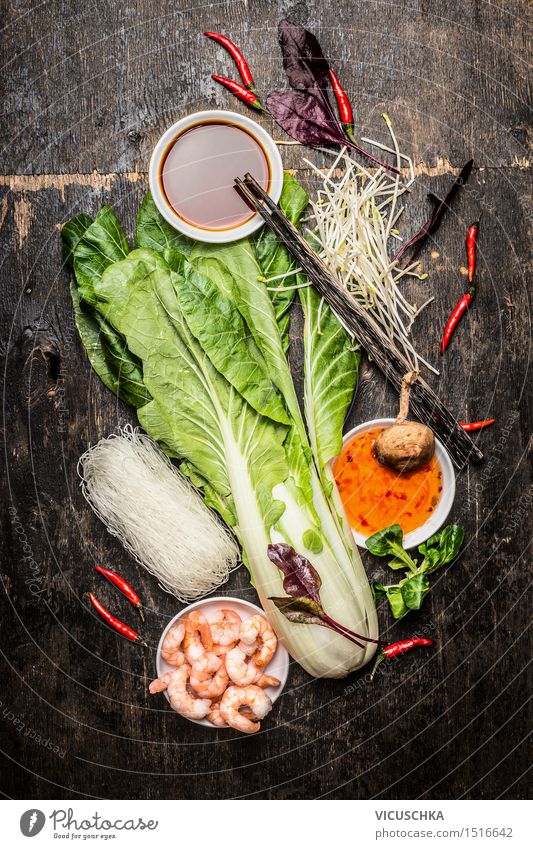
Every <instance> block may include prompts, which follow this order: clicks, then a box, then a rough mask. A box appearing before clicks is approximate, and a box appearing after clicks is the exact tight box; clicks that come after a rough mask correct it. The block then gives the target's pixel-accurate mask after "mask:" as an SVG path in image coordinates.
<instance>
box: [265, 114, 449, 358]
mask: <svg viewBox="0 0 533 849" xmlns="http://www.w3.org/2000/svg"><path fill="white" fill-rule="evenodd" d="M383 118H384V120H385V123H386V125H387V127H388V130H389V132H390V136H391V144H392V146H391V147H389V146H387V145H384V144H381V143H379V142H376V141H373V140H372V139H363V141H365V142H367V143H369V144H371V145H374V146H376V147H378V148H380V149H381V150H385V151H387V152H389V153H391V154H392V155H393V156H394V157H395V159H396V162H395V165H396V167H397V168H398V170H400V169H401V168H402V167H404V168H405V167H406V168H407V170H408V171H409V174H410V179H409V181H408V182H407V183H405V182H404V179H403V177H402V176H401V175H400V174H398V175H396V176H395V175H393V174H391V173H390V172H389V171H386V170H384V169H383V168H378V169H377V170H376V171H375V172H374V173H372V172H371V171H370V170H369V169H367V168H365V166H364V165H362V164H361V163H360V162H357V161H356V160H355V159H354V158H353V157H352V156H351V155H349V154H348V153H347V151H346V148H344V149H342V150H341V151H340V153H338V154H334V155H335V160H334V162H333V164H332V166H331V168H330V169H329V170H328V171H327V173H326V175H325V176H324V173H323V171H321V170H320V169H319V168H317V166H316V165H315V164H314V163H313V162H311V161H310V160H308V159H304V162H305V163H306V164H307V165H309V167H310V168H311V169H312V171H314V173H315V174H316V175H317V176H318V177H319V178H320V188H319V190H318V192H317V194H316V197H315V198H314V199H311V201H310V203H311V210H312V215H311V216H310V218H308V219H307V221H311V222H312V224H313V225H314V226H313V227H312V230H311V239H310V241H311V244H312V246H313V248H314V249H315V250H316V251H317V252H318V253H319V255H320V256H321V257H322V259H323V260H324V262H325V263H326V265H327V266H328V268H329V270H330V271H331V272H333V273H334V274H335V275H336V276H337V278H338V279H339V281H340V282H341V283H342V285H343V286H344V287H345V288H346V289H347V290H348V291H349V292H350V293H351V294H352V295H353V297H354V298H356V299H357V302H358V303H359V304H361V306H363V307H364V308H365V309H368V310H371V312H372V315H373V317H374V319H375V320H376V321H377V323H378V324H379V326H380V328H381V329H382V331H383V332H384V334H385V335H386V336H387V337H388V339H389V340H390V342H391V346H395V347H397V348H399V349H400V350H401V351H402V353H403V354H404V355H405V357H406V359H407V361H408V363H409V365H410V367H411V369H413V370H417V371H418V370H419V364H420V363H423V364H424V365H425V366H427V367H428V368H429V369H430V370H431V371H433V372H435V373H436V374H438V372H437V371H436V369H435V368H434V367H433V366H432V365H430V364H429V363H428V362H426V360H424V359H423V358H422V357H421V356H420V354H419V353H418V352H417V351H416V350H415V347H414V345H413V341H412V339H411V328H412V325H413V322H414V320H415V318H416V317H417V316H418V315H419V314H420V312H421V311H422V310H423V309H424V308H425V307H426V306H427V305H428V304H429V303H431V301H432V300H433V298H429V299H428V300H426V301H425V303H423V304H422V306H420V307H417V306H415V305H413V304H411V303H409V301H408V300H407V298H406V297H405V295H404V294H403V293H402V291H401V288H400V285H399V284H400V283H401V282H402V281H403V279H404V278H406V277H409V276H412V277H416V278H418V279H419V280H420V279H421V280H423V279H425V278H426V277H427V275H420V274H417V273H416V270H415V269H416V266H417V263H413V264H412V265H409V266H407V268H405V269H402V268H401V267H400V265H399V263H398V262H395V261H394V260H393V259H392V257H391V256H389V253H391V254H393V253H394V250H392V247H393V246H394V243H395V242H396V243H397V242H398V241H400V242H401V237H400V235H399V233H398V230H397V228H396V225H397V223H398V220H399V218H400V216H401V215H402V212H403V210H404V207H403V206H402V205H401V198H402V196H403V195H404V194H405V192H407V191H408V189H409V185H410V184H411V182H412V181H413V179H414V171H413V166H412V162H411V160H410V159H409V157H408V156H406V155H405V154H403V153H401V152H400V150H399V147H398V142H397V140H396V136H395V134H394V131H393V129H392V125H391V122H390V119H389V118H388V116H387V115H383ZM321 150H322V148H321ZM323 152H324V153H328V154H331V153H332V151H331V150H327V149H324V150H323ZM308 232H309V230H308ZM299 270H300V269H295V270H293V271H292V272H290V273H291V274H294V273H296V271H299ZM288 276H289V275H280V276H279V277H278V278H270V279H269V280H268V281H267V282H269V283H272V281H273V280H281V277H288ZM289 282H290V281H287V283H289ZM283 284H285V281H283ZM283 284H282V286H279V285H278V286H276V288H278V289H280V288H289V286H286V285H283ZM300 285H301V284H300ZM303 285H306V284H303ZM269 288H274V287H269ZM290 288H299V285H298V286H295V287H290Z"/></svg>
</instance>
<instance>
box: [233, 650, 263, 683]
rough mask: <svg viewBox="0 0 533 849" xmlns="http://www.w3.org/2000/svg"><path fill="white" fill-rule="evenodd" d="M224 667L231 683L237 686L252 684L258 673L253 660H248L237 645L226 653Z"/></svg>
mask: <svg viewBox="0 0 533 849" xmlns="http://www.w3.org/2000/svg"><path fill="white" fill-rule="evenodd" d="M226 669H227V671H228V675H229V677H230V678H231V680H232V681H233V683H234V684H237V685H238V686H239V687H247V686H248V685H249V684H253V683H254V681H255V680H256V678H258V677H259V674H260V673H259V670H258V668H257V666H256V665H255V663H254V662H253V660H249V659H248V658H247V657H246V655H245V653H244V652H243V651H242V650H241V649H240V648H238V646H236V647H235V648H234V649H232V650H231V651H229V652H228V653H227V655H226Z"/></svg>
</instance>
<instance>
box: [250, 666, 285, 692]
mask: <svg viewBox="0 0 533 849" xmlns="http://www.w3.org/2000/svg"><path fill="white" fill-rule="evenodd" d="M254 684H257V686H258V687H263V688H265V687H279V685H280V684H281V681H280V680H279V678H275V677H274V675H263V673H262V671H261V670H260V671H259V676H258V677H257V678H256V680H255V681H254Z"/></svg>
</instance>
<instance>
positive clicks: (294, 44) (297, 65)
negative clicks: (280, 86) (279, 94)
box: [278, 20, 329, 93]
mask: <svg viewBox="0 0 533 849" xmlns="http://www.w3.org/2000/svg"><path fill="white" fill-rule="evenodd" d="M278 37H279V44H280V47H281V52H282V53H283V67H284V68H285V73H286V74H287V78H288V80H289V84H290V86H291V88H295V89H297V90H298V91H309V92H313V93H316V89H317V88H318V89H320V90H323V89H324V87H325V86H326V85H327V84H328V82H329V77H328V75H329V64H328V62H327V60H326V59H325V57H324V54H323V53H322V48H321V47H320V44H319V43H318V41H317V39H316V37H315V36H314V35H313V33H312V32H308V30H306V29H304V28H303V27H301V26H300V25H299V24H294V23H293V22H292V21H287V20H283V21H280V22H279V24H278Z"/></svg>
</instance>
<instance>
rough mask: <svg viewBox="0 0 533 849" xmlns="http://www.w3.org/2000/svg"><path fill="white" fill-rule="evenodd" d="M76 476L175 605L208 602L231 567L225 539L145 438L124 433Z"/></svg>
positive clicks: (105, 443) (234, 559)
mask: <svg viewBox="0 0 533 849" xmlns="http://www.w3.org/2000/svg"><path fill="white" fill-rule="evenodd" d="M78 473H79V475H80V477H81V479H82V483H81V487H82V490H83V494H84V496H85V498H86V499H87V501H88V502H89V504H90V505H91V507H92V509H93V510H94V512H95V513H96V515H97V516H99V517H100V519H101V520H102V522H103V523H104V524H105V525H106V527H107V530H108V531H109V533H111V534H113V536H116V537H118V539H119V540H120V541H121V543H122V545H123V546H124V548H125V549H126V550H127V551H129V552H130V554H132V555H133V557H134V558H135V560H136V561H137V562H138V563H140V565H141V566H144V568H145V569H147V570H148V571H149V572H150V573H151V574H152V575H154V576H155V577H156V578H157V579H158V580H159V582H160V584H161V586H162V587H163V588H164V589H165V590H167V591H168V592H170V593H173V595H175V596H176V598H178V599H179V600H180V601H182V602H187V601H192V600H193V599H197V598H202V596H205V595H207V594H208V593H210V592H211V591H212V590H214V589H216V587H218V586H220V585H221V584H223V583H224V582H225V581H226V580H227V578H228V575H229V573H230V571H231V570H232V569H234V568H235V567H236V566H237V565H238V561H239V549H238V547H237V544H236V543H235V541H234V539H233V537H232V536H231V534H230V533H229V531H228V530H227V529H226V528H225V527H224V526H223V525H222V524H221V522H220V521H219V520H218V519H217V517H216V515H215V514H214V513H213V512H212V511H211V510H210V509H209V508H208V507H206V505H205V504H204V502H203V501H202V498H201V497H200V495H199V494H198V493H197V492H196V490H195V489H194V488H193V487H192V486H191V484H190V483H189V481H188V480H187V479H186V478H185V477H184V476H183V475H182V474H180V472H179V471H178V470H177V469H176V468H175V467H174V466H173V465H172V463H171V462H170V461H169V460H168V458H167V457H165V455H164V454H163V453H162V452H161V450H160V449H159V447H158V446H157V445H156V443H155V442H154V441H153V440H152V439H150V437H149V436H146V435H145V434H142V433H140V432H139V431H138V430H134V429H133V428H132V427H131V426H129V425H127V426H126V427H125V428H124V429H123V430H121V431H120V433H118V434H113V435H112V436H109V437H108V438H107V439H101V440H100V442H98V443H97V444H96V445H94V446H92V447H91V448H89V449H88V450H87V451H86V452H85V454H83V456H82V457H80V460H79V464H78Z"/></svg>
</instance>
